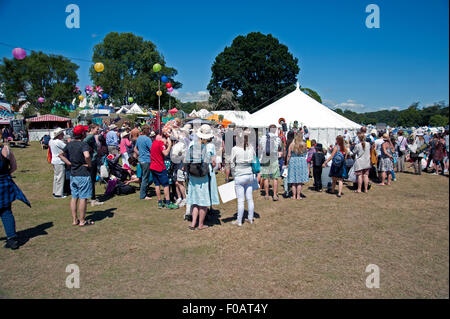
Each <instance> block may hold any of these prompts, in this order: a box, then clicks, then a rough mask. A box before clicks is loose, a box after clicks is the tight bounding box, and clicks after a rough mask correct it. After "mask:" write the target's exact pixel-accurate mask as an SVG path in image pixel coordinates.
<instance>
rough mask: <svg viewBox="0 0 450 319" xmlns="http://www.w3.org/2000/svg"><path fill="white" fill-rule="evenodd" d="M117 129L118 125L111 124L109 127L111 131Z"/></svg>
mask: <svg viewBox="0 0 450 319" xmlns="http://www.w3.org/2000/svg"><path fill="white" fill-rule="evenodd" d="M116 128H117V125H116V124H111V125H110V126H109V129H110V130H114V129H116Z"/></svg>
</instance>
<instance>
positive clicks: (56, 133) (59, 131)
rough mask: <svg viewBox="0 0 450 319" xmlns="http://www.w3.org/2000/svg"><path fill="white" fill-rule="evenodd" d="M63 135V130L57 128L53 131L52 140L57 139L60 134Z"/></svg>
mask: <svg viewBox="0 0 450 319" xmlns="http://www.w3.org/2000/svg"><path fill="white" fill-rule="evenodd" d="M62 133H64V130H63V129H62V128H60V127H58V128H57V129H56V130H54V131H53V133H52V134H53V138H56V137H58V136H59V135H60V134H62Z"/></svg>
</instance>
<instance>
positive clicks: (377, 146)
mask: <svg viewBox="0 0 450 319" xmlns="http://www.w3.org/2000/svg"><path fill="white" fill-rule="evenodd" d="M383 143H384V140H383V139H382V138H379V139H377V140H376V141H375V150H376V151H377V156H381V145H383Z"/></svg>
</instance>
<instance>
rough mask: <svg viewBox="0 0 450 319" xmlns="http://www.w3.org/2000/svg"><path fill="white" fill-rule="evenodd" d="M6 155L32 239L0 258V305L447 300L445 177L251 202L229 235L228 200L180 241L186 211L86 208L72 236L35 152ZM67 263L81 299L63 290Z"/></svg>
mask: <svg viewBox="0 0 450 319" xmlns="http://www.w3.org/2000/svg"><path fill="white" fill-rule="evenodd" d="M13 151H14V153H15V155H16V157H17V159H18V165H19V170H18V171H17V172H16V173H15V174H14V175H15V180H16V183H17V184H18V185H19V186H20V187H21V188H22V190H23V191H24V193H25V194H26V195H27V197H28V198H29V199H30V201H31V203H32V206H33V207H32V209H29V208H28V207H26V206H25V205H23V204H22V203H19V202H17V203H14V204H13V211H14V214H15V217H16V223H17V230H18V231H23V230H26V232H27V233H29V234H31V235H32V238H30V240H29V241H28V242H27V243H26V244H25V245H24V246H22V247H21V248H20V249H19V250H17V251H11V250H6V249H0V297H3V298H73V297H75V298H448V297H449V294H448V291H449V273H448V269H449V258H448V257H449V255H448V248H449V229H448V224H449V223H448V221H449V219H448V209H449V199H448V195H449V184H448V183H449V180H448V178H447V177H442V176H432V175H428V174H424V175H422V176H415V175H412V174H400V176H399V181H397V182H395V183H394V184H393V185H392V186H391V187H377V186H373V188H372V189H371V191H370V194H369V195H365V194H354V193H353V192H351V191H350V190H348V189H346V188H345V189H344V193H345V195H344V196H343V197H342V198H341V199H338V198H337V197H336V196H332V195H329V194H326V193H316V192H312V191H310V190H308V189H307V187H309V186H311V185H307V187H305V190H304V194H305V195H306V196H307V198H306V199H303V200H301V201H294V200H290V199H283V198H281V199H280V201H279V202H273V201H265V200H264V199H263V198H261V197H260V195H259V193H258V192H255V193H254V197H255V199H256V200H255V207H256V208H255V211H256V213H257V214H258V216H259V218H257V219H256V223H255V224H254V225H249V224H244V226H243V227H240V228H239V227H236V226H234V225H231V220H233V216H234V215H235V213H236V201H232V202H229V203H226V204H222V205H220V206H218V207H216V209H218V210H219V214H220V216H219V217H218V218H217V219H216V221H217V224H214V225H213V227H211V228H209V229H207V230H202V231H190V230H188V228H187V226H188V223H187V222H185V221H183V215H184V209H183V210H181V209H180V210H175V211H167V210H159V209H157V208H156V198H155V199H154V200H151V201H140V200H139V199H138V198H139V195H138V194H133V195H128V196H125V197H114V198H112V199H110V200H108V201H107V202H106V203H105V204H104V205H103V206H99V207H88V214H89V215H90V216H92V217H94V219H96V220H97V222H96V225H93V226H89V227H86V228H79V227H73V226H71V216H70V211H69V206H68V205H69V200H70V199H69V198H67V199H61V200H54V199H53V198H52V196H51V193H52V178H53V171H52V167H51V166H50V165H49V164H48V163H47V162H46V157H45V152H44V151H42V150H41V149H40V147H39V145H38V144H37V143H32V146H31V147H30V148H27V149H14V150H13ZM218 180H219V184H221V183H223V176H222V175H221V174H219V175H218ZM310 184H311V183H310ZM97 190H98V192H99V193H100V194H101V193H103V191H104V188H103V186H97ZM280 191H281V188H280ZM2 236H3V235H2ZM72 263H74V264H77V265H79V267H80V272H81V288H80V289H68V288H66V287H65V278H66V276H67V275H68V273H65V268H66V266H67V265H68V264H72ZM368 264H376V265H378V266H379V267H380V270H381V280H380V285H381V287H380V289H367V288H366V287H365V280H366V277H367V275H368V273H365V268H366V266H367V265H368Z"/></svg>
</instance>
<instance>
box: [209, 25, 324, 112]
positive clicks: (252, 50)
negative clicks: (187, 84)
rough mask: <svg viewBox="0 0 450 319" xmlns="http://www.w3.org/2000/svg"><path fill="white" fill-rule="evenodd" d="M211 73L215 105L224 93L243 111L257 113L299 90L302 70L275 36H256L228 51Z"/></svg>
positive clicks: (239, 39)
mask: <svg viewBox="0 0 450 319" xmlns="http://www.w3.org/2000/svg"><path fill="white" fill-rule="evenodd" d="M211 71H212V75H211V80H210V82H209V84H208V87H207V89H208V90H209V93H210V95H211V101H212V102H213V103H217V102H218V101H219V99H220V97H221V94H222V91H223V90H229V91H231V92H232V93H233V94H234V95H235V96H236V97H237V100H238V102H239V104H240V108H241V109H242V110H248V111H257V110H258V109H260V108H262V107H264V106H265V102H267V101H268V100H269V99H272V98H274V97H275V96H278V95H280V93H281V94H283V92H287V91H288V90H290V88H291V87H293V88H295V87H294V86H293V85H294V84H295V82H296V78H297V74H298V72H299V71H300V68H299V67H298V59H297V58H294V56H293V55H292V54H291V53H290V52H289V50H288V47H287V46H286V45H284V44H281V43H280V42H279V41H278V39H276V38H275V37H273V36H272V35H271V34H268V35H264V34H262V33H260V32H252V33H249V34H247V35H246V36H238V37H236V38H235V39H234V40H233V42H232V44H231V46H230V47H225V49H224V50H223V52H221V53H219V55H217V57H216V59H215V61H214V63H213V65H212V67H211ZM309 93H310V92H308V94H309ZM317 96H318V95H317ZM319 98H320V97H319Z"/></svg>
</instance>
